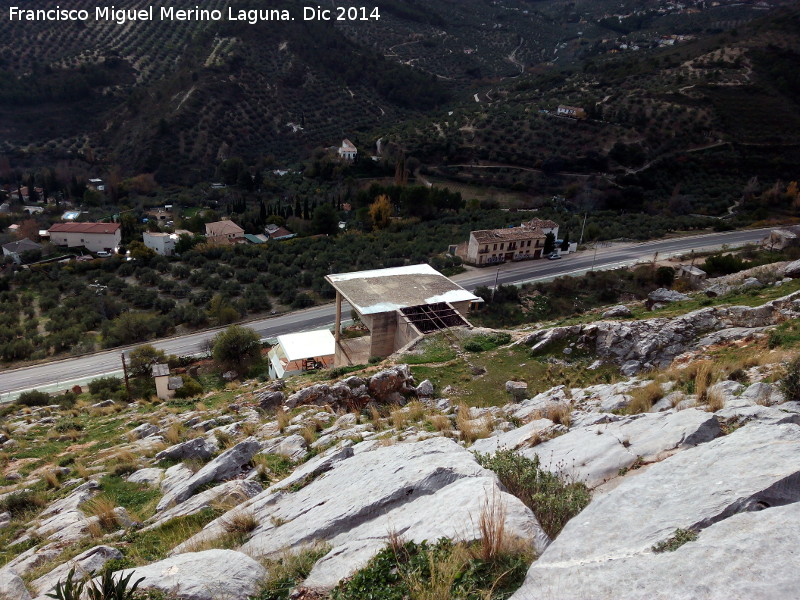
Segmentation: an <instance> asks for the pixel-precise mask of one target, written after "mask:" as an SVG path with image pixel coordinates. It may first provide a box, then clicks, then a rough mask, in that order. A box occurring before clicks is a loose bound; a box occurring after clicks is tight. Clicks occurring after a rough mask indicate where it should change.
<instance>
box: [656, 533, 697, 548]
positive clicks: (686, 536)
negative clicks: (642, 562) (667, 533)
mask: <svg viewBox="0 0 800 600" xmlns="http://www.w3.org/2000/svg"><path fill="white" fill-rule="evenodd" d="M697 535H698V534H697V532H696V531H694V530H692V529H676V530H675V533H674V534H673V536H672V537H671V538H669V539H667V540H664V541H663V542H658V543H657V544H656V545H654V546H653V552H656V553H661V552H674V551H675V550H677V549H678V548H680V547H681V546H683V545H684V544H687V543H689V542H693V541H695V540H696V539H697Z"/></svg>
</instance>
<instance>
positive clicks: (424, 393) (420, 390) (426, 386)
mask: <svg viewBox="0 0 800 600" xmlns="http://www.w3.org/2000/svg"><path fill="white" fill-rule="evenodd" d="M433 394H434V389H433V384H432V383H431V380H430V379H426V380H425V381H423V382H422V383H420V384H419V385H418V386H417V396H419V397H420V398H432V397H433Z"/></svg>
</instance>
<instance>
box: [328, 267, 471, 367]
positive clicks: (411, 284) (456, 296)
mask: <svg viewBox="0 0 800 600" xmlns="http://www.w3.org/2000/svg"><path fill="white" fill-rule="evenodd" d="M325 279H326V280H327V281H328V283H330V284H331V285H332V286H333V287H334V289H335V290H336V329H335V336H336V365H337V366H340V365H349V364H357V363H361V362H366V361H367V360H368V359H369V358H370V357H384V356H389V355H390V354H392V353H393V352H395V351H397V350H399V349H400V348H402V347H403V346H405V345H406V344H408V343H409V342H411V341H413V340H415V339H417V338H419V337H420V336H422V335H424V334H426V333H430V332H432V331H438V330H441V329H447V328H450V327H455V326H469V322H468V321H467V320H466V318H465V317H464V315H466V313H467V311H468V310H469V305H470V304H471V303H472V302H482V300H481V299H480V298H479V297H478V296H476V295H475V294H473V293H472V292H469V291H467V290H465V289H464V288H462V287H461V286H460V285H458V284H457V283H455V282H453V281H451V280H450V279H448V278H447V277H445V276H444V275H442V274H441V273H439V272H438V271H436V270H435V269H434V268H433V267H431V266H430V265H426V264H422V265H408V266H404V267H393V268H389V269H376V270H372V271H357V272H354V273H340V274H337V275H327V276H326V277H325ZM342 298H344V299H345V300H347V302H348V303H349V304H350V306H352V308H353V310H355V312H356V313H357V315H358V317H359V318H360V319H361V321H362V322H363V323H364V325H366V326H367V328H368V329H369V331H370V335H369V336H367V337H363V338H357V339H352V340H342V339H341V320H342V314H341V313H342Z"/></svg>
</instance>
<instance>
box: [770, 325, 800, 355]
mask: <svg viewBox="0 0 800 600" xmlns="http://www.w3.org/2000/svg"><path fill="white" fill-rule="evenodd" d="M798 344H800V322H798V321H786V322H785V323H781V324H780V325H778V326H777V327H776V328H775V329H773V330H772V331H770V332H769V337H768V338H767V345H768V346H769V347H770V348H772V349H774V348H794V347H795V346H797V345H798Z"/></svg>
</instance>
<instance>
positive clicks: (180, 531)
mask: <svg viewBox="0 0 800 600" xmlns="http://www.w3.org/2000/svg"><path fill="white" fill-rule="evenodd" d="M222 514H223V511H222V510H217V509H213V508H206V509H203V510H201V511H200V512H198V513H195V514H193V515H187V516H185V517H178V518H176V519H172V520H171V521H169V522H167V523H165V524H164V525H162V526H161V527H157V528H156V529H151V530H149V531H134V532H131V533H129V534H127V535H126V536H125V537H124V538H123V539H122V541H123V542H126V545H124V546H122V547H121V548H120V550H121V551H122V553H123V554H124V556H125V564H124V565H122V567H121V568H129V567H138V566H141V565H145V564H149V563H152V562H155V561H157V560H161V559H163V558H166V557H167V554H168V553H169V552H170V551H171V550H172V549H173V548H175V546H177V545H178V544H181V543H183V542H185V541H186V540H188V539H189V538H190V537H192V536H193V535H195V534H196V533H198V532H199V531H200V530H201V529H203V527H205V526H206V525H207V524H208V523H210V522H211V521H213V520H214V519H216V518H217V517H219V516H220V515H222Z"/></svg>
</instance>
